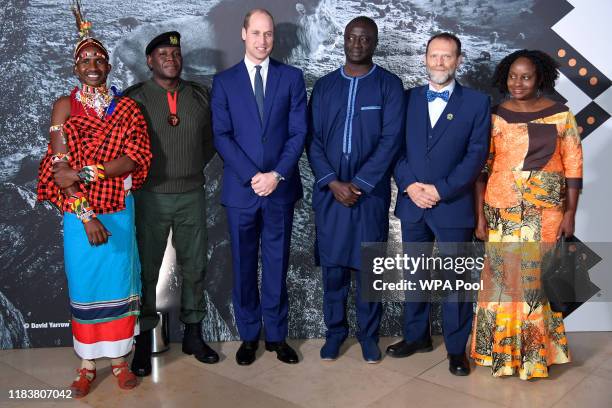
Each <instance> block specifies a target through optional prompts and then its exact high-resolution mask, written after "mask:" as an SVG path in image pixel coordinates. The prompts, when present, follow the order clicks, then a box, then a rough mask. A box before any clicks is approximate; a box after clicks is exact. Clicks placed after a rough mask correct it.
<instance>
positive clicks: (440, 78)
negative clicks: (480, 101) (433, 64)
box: [427, 68, 455, 85]
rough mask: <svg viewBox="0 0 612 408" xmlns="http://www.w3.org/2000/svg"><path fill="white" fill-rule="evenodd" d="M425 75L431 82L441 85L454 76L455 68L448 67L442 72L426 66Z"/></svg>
mask: <svg viewBox="0 0 612 408" xmlns="http://www.w3.org/2000/svg"><path fill="white" fill-rule="evenodd" d="M427 77H428V78H429V80H430V81H431V82H433V83H434V84H438V85H443V84H445V83H447V82H448V81H450V80H451V79H453V78H454V77H455V70H454V69H449V70H447V71H444V72H439V71H432V70H430V69H429V68H427Z"/></svg>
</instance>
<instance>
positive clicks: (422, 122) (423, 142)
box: [406, 86, 429, 152]
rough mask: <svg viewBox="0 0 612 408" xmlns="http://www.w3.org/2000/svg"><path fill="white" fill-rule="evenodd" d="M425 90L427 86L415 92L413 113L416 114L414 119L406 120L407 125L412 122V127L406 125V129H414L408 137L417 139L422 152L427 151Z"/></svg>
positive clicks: (427, 123)
mask: <svg viewBox="0 0 612 408" xmlns="http://www.w3.org/2000/svg"><path fill="white" fill-rule="evenodd" d="M426 90H427V86H424V87H421V89H419V90H418V91H417V92H418V94H417V96H416V98H415V100H414V102H413V103H415V104H416V109H414V112H415V113H416V117H412V118H408V122H407V125H408V124H409V123H410V122H411V121H413V123H414V126H412V125H408V126H406V129H408V127H409V126H410V128H412V129H414V133H412V134H411V135H410V137H413V138H418V139H419V143H418V145H419V146H423V152H425V150H426V149H427V135H428V133H429V132H428V128H429V111H428V109H427V99H426V97H425V91H426Z"/></svg>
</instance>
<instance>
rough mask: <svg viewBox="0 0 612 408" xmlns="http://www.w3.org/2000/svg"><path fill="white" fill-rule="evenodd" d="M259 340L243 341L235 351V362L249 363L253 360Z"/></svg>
mask: <svg viewBox="0 0 612 408" xmlns="http://www.w3.org/2000/svg"><path fill="white" fill-rule="evenodd" d="M258 346H259V342H257V341H243V342H242V344H241V345H240V348H239V349H238V351H237V352H236V362H237V363H238V364H239V365H250V364H253V361H255V352H256V351H257V347H258Z"/></svg>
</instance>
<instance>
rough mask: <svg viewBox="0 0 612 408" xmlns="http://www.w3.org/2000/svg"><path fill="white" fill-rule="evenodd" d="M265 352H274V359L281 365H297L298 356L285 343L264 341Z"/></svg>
mask: <svg viewBox="0 0 612 408" xmlns="http://www.w3.org/2000/svg"><path fill="white" fill-rule="evenodd" d="M266 350H267V351H276V358H278V359H279V360H280V361H282V362H283V363H287V364H297V363H298V362H299V361H300V360H299V359H298V355H297V353H296V352H295V350H293V349H292V348H291V346H290V345H288V344H287V342H285V341H266Z"/></svg>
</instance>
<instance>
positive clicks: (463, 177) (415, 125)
mask: <svg viewBox="0 0 612 408" xmlns="http://www.w3.org/2000/svg"><path fill="white" fill-rule="evenodd" d="M427 89H428V86H427V85H426V86H421V87H417V88H412V89H409V90H408V91H406V130H405V136H404V142H403V151H402V153H401V154H400V158H399V160H398V161H397V163H396V165H395V171H394V178H395V181H396V183H397V187H398V195H397V203H396V207H395V215H396V216H397V217H398V218H400V219H401V221H402V222H408V223H416V222H419V221H421V219H423V217H424V216H425V215H426V212H427V215H428V220H429V221H431V222H433V223H434V225H435V226H437V227H439V228H473V227H474V182H475V181H476V178H477V177H478V175H479V174H480V172H481V171H482V168H483V166H484V163H485V161H486V159H487V156H488V154H489V135H490V127H491V113H490V110H491V109H490V102H489V97H488V96H486V95H484V94H482V93H480V92H477V91H475V90H472V89H469V88H464V87H462V86H461V85H459V84H458V83H455V89H454V90H453V93H452V94H451V97H450V99H449V101H448V103H447V105H446V108H445V109H444V112H442V115H440V119H438V121H437V122H436V126H434V127H433V129H432V128H431V125H430V122H429V110H428V103H427V98H426V91H427ZM417 181H418V182H421V183H425V184H433V185H434V186H435V187H436V189H437V190H438V194H440V198H441V200H440V202H439V203H438V204H436V205H435V206H434V207H433V208H431V209H427V210H425V209H421V208H419V207H417V206H416V204H415V203H414V202H413V201H412V200H411V199H410V198H409V197H408V196H407V194H405V193H404V191H405V190H406V187H408V186H409V185H410V184H412V183H414V182H417Z"/></svg>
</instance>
